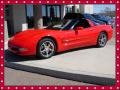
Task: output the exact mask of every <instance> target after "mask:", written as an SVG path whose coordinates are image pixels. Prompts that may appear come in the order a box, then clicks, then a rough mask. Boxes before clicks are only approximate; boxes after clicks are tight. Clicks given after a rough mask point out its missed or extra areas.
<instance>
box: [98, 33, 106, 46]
mask: <svg viewBox="0 0 120 90" xmlns="http://www.w3.org/2000/svg"><path fill="white" fill-rule="evenodd" d="M106 43H107V35H106V33H105V32H101V33H100V34H99V36H98V40H97V46H98V47H104V46H105V45H106Z"/></svg>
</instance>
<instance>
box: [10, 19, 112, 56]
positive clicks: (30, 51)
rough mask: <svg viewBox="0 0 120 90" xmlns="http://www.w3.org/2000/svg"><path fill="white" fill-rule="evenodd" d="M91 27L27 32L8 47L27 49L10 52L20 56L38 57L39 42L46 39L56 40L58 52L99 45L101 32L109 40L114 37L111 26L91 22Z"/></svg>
mask: <svg viewBox="0 0 120 90" xmlns="http://www.w3.org/2000/svg"><path fill="white" fill-rule="evenodd" d="M89 24H90V25H91V27H89V28H84V29H82V30H47V29H43V30H26V31H23V32H20V33H18V34H16V35H15V36H13V37H12V38H11V39H10V40H9V42H8V46H9V47H10V48H11V47H17V48H18V47H19V48H25V49H26V50H25V51H20V50H13V49H12V50H11V49H10V48H9V49H10V50H11V51H12V52H14V53H16V54H19V55H23V56H24V55H36V47H37V44H38V42H39V41H40V40H41V39H42V38H45V37H51V38H54V40H55V41H56V42H57V52H61V51H65V50H69V49H73V48H78V47H85V46H91V45H96V44H97V38H98V35H99V34H100V32H102V31H105V32H106V33H107V35H108V40H109V39H110V38H111V37H112V28H111V26H109V25H98V26H94V25H93V23H92V22H90V21H89Z"/></svg>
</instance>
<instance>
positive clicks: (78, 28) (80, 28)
mask: <svg viewBox="0 0 120 90" xmlns="http://www.w3.org/2000/svg"><path fill="white" fill-rule="evenodd" d="M82 29H83V27H76V28H75V30H82Z"/></svg>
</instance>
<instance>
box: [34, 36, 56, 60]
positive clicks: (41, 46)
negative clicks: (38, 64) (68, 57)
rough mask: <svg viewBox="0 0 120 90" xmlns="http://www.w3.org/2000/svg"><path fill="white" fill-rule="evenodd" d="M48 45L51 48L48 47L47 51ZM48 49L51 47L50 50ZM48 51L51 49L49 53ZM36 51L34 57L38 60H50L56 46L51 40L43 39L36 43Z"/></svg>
mask: <svg viewBox="0 0 120 90" xmlns="http://www.w3.org/2000/svg"><path fill="white" fill-rule="evenodd" d="M48 43H49V44H50V45H51V46H49V49H48V46H47V44H48ZM49 44H48V45H49ZM46 47H47V48H46ZM50 47H52V49H51V48H50ZM50 49H51V51H50ZM36 51H37V53H36V55H37V57H38V58H42V59H47V58H50V57H51V56H53V55H54V54H55V52H56V44H55V42H54V41H53V40H52V39H50V38H44V39H42V40H40V42H39V43H38V46H37V50H36ZM43 51H44V52H43ZM45 54H46V55H45ZM48 54H49V55H48Z"/></svg>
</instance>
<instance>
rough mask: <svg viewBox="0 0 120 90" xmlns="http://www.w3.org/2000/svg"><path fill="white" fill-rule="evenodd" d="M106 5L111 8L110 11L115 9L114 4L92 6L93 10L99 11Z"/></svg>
mask: <svg viewBox="0 0 120 90" xmlns="http://www.w3.org/2000/svg"><path fill="white" fill-rule="evenodd" d="M106 7H109V8H111V11H115V4H96V5H94V6H93V12H94V13H99V12H101V11H102V10H104V9H105V8H106Z"/></svg>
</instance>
